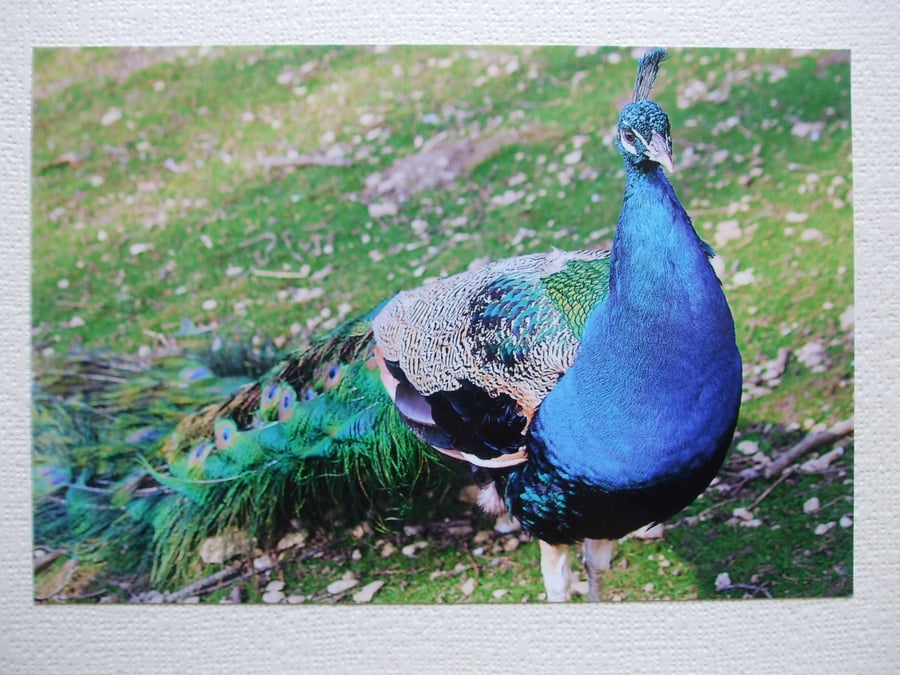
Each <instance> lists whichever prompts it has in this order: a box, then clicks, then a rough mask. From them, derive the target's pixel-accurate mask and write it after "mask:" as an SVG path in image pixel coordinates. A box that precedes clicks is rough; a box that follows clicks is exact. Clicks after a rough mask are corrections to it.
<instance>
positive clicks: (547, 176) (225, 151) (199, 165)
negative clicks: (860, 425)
mask: <svg viewBox="0 0 900 675" xmlns="http://www.w3.org/2000/svg"><path fill="white" fill-rule="evenodd" d="M634 71H635V66H634V59H633V58H632V54H631V52H630V50H624V49H613V48H603V49H600V50H597V51H595V52H592V53H581V52H578V51H577V50H576V49H575V48H574V47H549V48H547V47H525V48H509V47H433V48H420V47H393V48H389V49H375V48H369V47H330V46H329V47H325V46H322V47H285V46H280V47H266V48H262V47H246V48H211V49H161V50H130V49H79V50H56V49H54V50H49V49H40V50H37V51H35V54H34V72H35V82H34V84H35V99H34V114H33V129H34V131H33V153H32V167H33V181H32V194H33V199H32V206H33V230H32V235H33V236H32V251H33V258H32V290H33V294H32V312H33V345H34V360H33V363H34V368H35V375H36V376H37V377H38V378H40V377H41V375H42V373H44V372H46V371H48V370H50V369H52V368H54V367H56V366H57V365H58V364H59V363H60V362H61V360H62V359H64V357H65V354H66V353H67V352H68V351H69V350H70V349H71V348H72V347H73V346H83V347H85V348H87V349H92V350H93V349H101V348H107V349H111V350H113V351H115V352H119V353H124V354H136V353H140V354H142V355H148V354H149V355H152V354H154V353H156V352H158V351H161V350H163V349H173V348H178V349H185V350H192V349H203V348H205V347H206V346H207V345H208V344H209V342H210V340H211V339H212V338H211V334H215V333H218V332H222V331H228V330H238V331H241V332H242V333H243V334H251V335H253V334H255V335H257V336H259V337H264V336H265V337H270V338H272V339H274V340H275V343H276V344H277V345H279V346H290V345H298V344H302V343H303V341H304V340H305V338H306V336H307V335H309V334H310V333H314V332H316V331H319V330H322V329H324V328H327V327H329V326H331V325H334V324H335V323H336V322H337V321H339V320H340V318H342V317H343V316H345V315H346V314H348V313H349V314H353V313H355V312H359V311H364V310H367V309H368V308H370V307H371V306H373V305H374V304H375V303H377V302H378V301H380V300H382V299H383V298H385V297H386V296H388V295H390V294H391V293H393V292H395V291H397V290H400V289H403V288H407V287H412V286H416V285H419V284H421V283H423V282H424V281H426V280H427V279H429V278H434V277H439V276H444V275H448V274H454V273H456V272H459V271H462V270H464V269H465V268H466V267H467V265H468V264H469V263H470V262H471V261H472V260H475V259H477V258H483V257H488V258H491V259H497V258H501V257H506V256H509V255H513V254H519V253H527V252H531V251H541V250H547V249H548V248H550V247H553V246H555V247H558V248H581V247H595V246H599V247H607V246H608V245H609V242H610V241H611V237H612V232H613V229H614V226H615V221H616V217H617V214H618V211H619V208H620V204H621V191H622V185H623V172H622V169H621V165H620V160H619V158H618V156H617V154H616V152H615V150H614V148H613V147H612V143H611V130H612V128H613V126H614V124H615V120H616V117H617V114H618V110H619V108H620V106H621V104H622V103H623V102H625V101H626V100H627V97H628V95H629V93H630V89H631V85H632V82H633V77H634ZM654 97H655V98H656V100H658V101H659V102H660V103H661V104H662V105H663V106H664V107H665V108H666V109H667V110H668V112H669V114H670V117H671V120H672V126H673V137H674V143H675V152H676V164H677V165H678V171H677V172H676V173H675V174H674V176H673V177H672V180H673V183H674V185H675V187H676V190H677V191H678V193H679V196H680V197H681V199H682V202H683V203H684V204H685V206H686V207H687V209H688V211H689V213H691V214H692V217H693V219H694V224H695V226H696V227H697V230H698V232H699V233H700V235H701V236H702V237H704V238H705V239H706V240H708V241H709V242H710V243H711V244H712V245H713V246H714V247H715V248H716V249H717V251H718V253H719V258H720V260H719V262H718V263H717V264H719V265H721V267H720V268H719V269H720V270H721V276H722V278H723V283H724V287H725V289H726V292H727V294H728V298H729V301H730V304H731V306H732V309H733V312H734V315H735V319H736V324H737V331H738V341H739V345H740V347H741V351H742V353H743V356H744V360H745V364H746V366H747V370H748V376H749V375H750V373H751V372H752V369H753V367H754V366H756V365H759V364H762V363H765V362H766V361H769V360H771V359H773V358H775V356H776V354H777V353H778V350H779V349H781V348H787V349H789V350H791V355H792V358H791V359H790V360H789V361H788V365H787V370H786V372H785V373H784V375H783V376H782V378H781V381H780V382H779V383H778V384H777V385H776V386H774V387H772V391H771V393H768V394H766V395H763V396H760V397H758V398H752V399H751V400H748V401H746V402H745V403H744V405H743V407H742V411H741V419H740V423H739V431H740V437H739V438H738V439H737V440H742V439H747V438H752V439H754V440H758V441H759V443H760V448H761V450H762V451H763V452H764V453H766V454H767V455H768V456H770V457H771V456H774V455H775V454H777V453H778V452H780V451H782V450H784V449H785V448H786V447H788V446H789V445H790V444H791V443H792V442H795V441H797V440H798V439H799V438H800V437H802V435H803V431H804V430H806V429H807V428H809V427H810V426H812V425H813V424H825V425H830V424H833V423H834V422H837V421H838V420H841V419H844V418H846V417H848V416H850V415H852V413H853V335H852V330H853V329H852V326H846V325H842V321H841V316H842V314H844V312H845V310H847V308H848V307H850V306H852V304H853V278H854V267H853V257H852V251H853V230H852V217H853V210H852V209H853V199H852V180H851V162H850V158H851V130H850V68H849V61H848V60H846V59H841V58H835V54H834V53H829V52H808V53H807V52H797V53H793V52H790V51H786V50H768V51H766V50H673V52H672V55H671V58H670V59H669V61H667V62H666V63H665V64H664V65H663V68H662V71H661V75H660V78H659V80H658V82H657V85H656V88H655V90H654ZM115 110H118V111H120V115H117V114H116V113H115ZM111 111H113V112H111ZM104 122H106V124H104ZM810 125H814V126H810ZM465 138H468V139H470V140H471V141H472V143H473V145H472V148H474V149H475V150H474V151H472V150H470V153H469V155H467V156H466V157H464V158H463V159H462V160H461V162H462V163H461V164H460V166H459V168H460V170H459V172H458V175H457V176H456V177H455V180H454V181H453V182H452V183H447V184H440V185H437V186H436V187H433V188H431V189H426V190H423V191H421V192H417V193H415V194H412V195H410V196H409V197H408V199H406V200H399V199H398V198H397V196H396V195H393V194H391V193H388V194H386V195H384V196H383V197H381V198H375V199H374V201H375V202H379V201H390V202H395V203H396V204H397V212H396V214H394V215H380V216H375V217H373V216H371V215H370V213H369V209H368V204H367V203H366V185H367V183H366V179H367V178H369V177H371V176H372V175H373V174H374V173H375V172H382V174H384V173H385V172H388V171H389V170H390V168H391V167H392V166H393V165H394V164H395V162H397V161H398V160H401V159H403V158H414V157H415V156H416V155H417V153H420V152H421V149H422V147H423V145H424V146H426V147H427V146H428V143H429V142H432V141H440V140H442V139H443V140H444V141H447V142H450V141H458V140H460V139H465ZM485 148H487V149H486V150H484V152H483V153H482V155H477V153H478V152H479V151H480V150H482V149H485ZM576 150H577V151H580V157H577V156H575V155H573V154H571V153H573V152H574V151H576ZM328 151H333V152H339V153H340V156H341V157H342V158H343V159H345V160H347V161H348V164H349V165H347V166H335V165H317V166H288V167H284V166H282V167H269V166H266V164H265V162H262V161H260V160H261V158H266V157H269V158H271V157H286V156H288V155H289V153H291V152H296V153H297V154H299V155H317V154H318V153H325V152H328ZM567 161H569V162H572V163H571V164H569V163H567ZM432 171H433V169H432ZM376 182H377V181H376ZM508 191H509V194H510V195H512V198H511V199H509V200H506V199H503V196H504V195H505V194H507V192H508ZM519 193H521V194H519ZM727 221H737V225H738V228H739V229H734V228H731V232H732V234H733V235H734V236H732V237H731V238H728V239H727V240H722V241H720V242H718V241H717V237H716V235H717V233H719V232H724V231H725V230H726V229H728V228H727V227H726V228H722V227H721V223H723V222H726V223H727ZM272 273H277V274H280V275H282V276H281V277H278V276H273V275H272ZM747 281H749V283H745V282H747ZM317 289H321V291H318V290H317ZM298 297H299V298H301V299H300V300H299V301H295V299H294V298H298ZM814 341H816V342H821V343H822V344H823V345H824V346H825V347H826V348H827V350H828V355H829V358H830V363H829V367H828V368H827V369H826V370H824V371H823V372H813V371H812V370H811V369H810V368H809V367H807V366H806V365H805V364H803V363H802V362H800V361H799V360H798V359H797V358H796V354H797V352H798V351H799V350H800V349H801V348H802V347H803V346H804V345H805V344H807V343H809V342H814ZM827 450H828V448H823V449H822V452H825V451H827ZM846 450H847V452H846V453H845V454H844V455H843V457H841V458H840V459H839V460H838V461H837V462H836V463H835V464H833V465H832V466H831V467H830V468H829V470H828V471H826V472H825V473H824V474H821V475H815V476H800V475H794V476H791V477H790V478H788V479H787V480H785V481H784V482H782V483H780V484H778V485H777V486H776V487H775V488H774V489H773V490H772V491H771V493H769V494H768V495H767V496H766V497H765V498H764V499H763V500H762V501H761V502H760V503H759V506H758V507H756V508H754V509H753V515H754V517H755V518H758V519H759V520H760V521H761V524H760V525H759V527H746V526H742V525H739V524H735V523H733V522H731V523H730V521H731V519H732V511H733V509H735V508H738V507H741V506H747V505H749V504H752V503H753V502H754V501H756V500H757V499H758V498H759V497H760V495H762V494H763V492H764V491H765V490H766V489H767V488H769V487H771V485H772V481H767V480H765V479H762V478H755V479H752V480H745V479H744V478H742V477H741V476H740V471H741V470H743V469H748V468H752V466H753V463H754V462H753V461H751V460H750V459H749V458H746V457H744V456H742V455H741V454H740V453H738V452H732V455H731V458H730V459H729V461H728V463H727V465H726V467H725V468H724V469H723V472H722V474H721V476H720V484H719V486H714V487H712V488H710V490H708V491H707V492H706V494H705V495H704V496H702V497H701V498H700V499H699V500H698V501H697V502H696V503H695V504H694V505H692V506H691V507H690V508H689V509H688V510H686V511H685V513H683V514H681V515H680V516H679V517H677V518H676V519H675V520H674V521H673V522H672V523H671V524H670V527H669V529H668V530H667V532H666V536H665V539H663V540H662V541H654V542H642V541H637V540H629V541H626V542H623V543H622V544H621V545H620V547H619V549H618V553H617V556H616V559H615V560H614V569H613V571H612V572H611V573H610V574H609V575H608V578H607V581H606V584H605V587H604V590H605V595H606V597H608V598H610V599H617V600H643V599H661V598H693V597H700V598H709V597H723V596H727V597H740V596H741V595H742V594H743V592H742V591H739V590H736V591H727V592H725V593H719V592H717V591H716V589H715V579H716V576H717V575H718V574H720V573H722V572H728V573H729V575H730V577H731V580H732V582H733V583H735V584H740V583H743V584H751V585H754V586H761V587H764V588H765V589H767V590H768V591H769V592H770V593H771V594H772V595H774V596H778V597H799V596H819V595H846V594H849V593H850V592H851V589H852V527H850V528H844V527H840V526H837V527H834V528H833V529H831V530H829V531H828V532H827V533H825V534H823V535H817V534H815V533H814V531H815V527H816V525H818V524H821V523H825V522H832V521H834V522H836V521H838V520H840V518H841V517H842V516H844V515H847V514H851V513H852V511H853V508H852V495H853V489H852V476H853V473H852V456H853V453H852V444H849V445H847V447H846ZM723 486H730V487H731V488H733V489H731V490H728V489H725V488H724V487H723ZM813 495H815V496H818V497H819V499H820V501H821V503H822V505H823V510H822V511H821V512H820V513H818V514H815V515H814V516H810V515H807V514H804V512H803V509H802V505H803V503H804V502H805V501H806V500H807V499H808V498H809V497H811V496H813ZM451 515H452V517H454V518H463V519H469V520H472V521H474V522H475V530H476V531H477V530H489V529H490V525H491V523H490V522H489V521H487V520H485V519H483V518H480V517H479V516H478V515H477V514H475V513H473V512H472V510H471V508H470V507H467V506H465V505H460V504H459V503H457V501H456V499H455V497H454V496H452V495H451V497H450V498H448V499H445V500H443V501H441V502H440V503H438V504H436V505H435V506H434V509H433V513H431V514H430V516H429V517H430V518H432V519H433V520H432V521H429V520H427V519H426V520H424V521H422V523H424V524H426V525H427V523H428V522H440V521H441V520H442V519H443V518H445V517H450V516H451ZM698 516H699V517H698ZM692 517H693V518H692ZM694 518H696V521H695V520H694ZM345 536H346V537H349V538H350V539H351V540H352V541H350V542H349V543H347V544H346V545H343V546H339V547H336V548H331V549H329V550H328V551H327V552H326V553H324V554H323V555H322V557H321V558H317V559H311V560H307V561H305V562H304V563H302V564H290V563H288V562H285V564H283V565H282V566H281V567H280V568H279V570H278V571H277V574H281V575H283V577H284V581H285V584H286V588H285V593H299V594H302V595H304V596H306V597H308V598H310V599H313V600H315V599H318V600H326V599H328V598H330V596H328V595H327V594H324V595H323V589H324V588H325V587H326V586H327V585H328V583H331V582H332V581H334V580H336V579H339V578H340V577H341V576H342V574H343V573H344V572H346V571H347V570H353V572H354V574H355V575H356V577H357V578H358V579H359V580H360V581H361V585H362V584H364V583H366V582H368V581H371V580H376V579H382V580H384V581H386V585H385V587H384V588H383V589H382V590H381V591H380V592H379V593H378V594H377V595H376V596H375V601H376V602H459V601H471V602H522V601H524V600H526V599H529V600H534V599H537V598H538V597H539V596H540V593H541V592H542V587H541V584H540V579H539V573H538V563H537V557H538V551H537V546H536V544H534V543H528V542H521V545H519V546H518V547H517V548H515V549H511V550H509V551H506V550H503V546H504V545H506V544H507V543H508V542H509V541H510V540H511V537H513V536H517V535H503V536H501V535H496V534H492V535H491V538H490V540H489V542H488V543H487V544H486V545H481V544H475V543H473V541H472V538H471V537H468V538H462V539H459V538H457V539H452V538H451V539H450V540H447V539H446V538H442V537H436V538H434V539H433V540H432V541H431V542H430V543H429V546H428V547H426V548H424V549H422V550H420V551H418V552H417V553H416V557H415V558H408V557H407V556H405V555H403V554H402V553H401V552H399V549H401V548H402V546H403V545H406V544H408V543H411V540H412V539H415V538H410V537H405V536H404V535H403V534H402V533H398V532H394V533H387V534H383V535H382V534H377V533H376V534H373V535H367V536H365V537H362V538H360V539H359V540H358V541H357V540H355V539H353V537H352V536H351V535H345ZM390 537H393V540H392V541H394V542H395V545H396V547H397V549H398V552H397V553H394V554H393V555H391V556H388V557H386V558H384V557H382V555H381V550H383V544H381V545H380V544H379V543H378V542H379V541H380V540H384V541H388V540H389V539H386V538H390ZM423 539H424V540H428V537H427V536H425V537H423ZM498 546H499V547H500V551H501V552H491V551H493V550H494V549H495V548H496V547H498ZM509 546H513V545H512V544H509ZM354 550H358V551H359V554H358V556H357V557H358V560H353V559H352V555H353V551H354ZM478 550H480V551H481V552H480V553H476V551H478ZM60 564H62V563H60ZM573 564H576V563H575V562H574V561H573ZM676 570H677V573H676ZM211 571H214V570H201V569H198V575H199V576H204V575H205V574H208V573H211ZM469 577H473V578H475V579H476V581H477V584H476V586H475V588H474V590H473V591H472V593H471V594H470V595H465V594H463V593H462V591H461V590H460V588H461V586H462V585H463V584H464V583H465V581H466V580H467V579H468V578H469ZM751 580H752V581H751ZM263 586H264V580H255V581H250V582H246V583H245V593H244V597H245V599H250V600H254V599H258V598H259V597H260V596H259V592H260V589H261V588H262V587H263ZM500 590H505V591H507V592H506V593H504V594H498V595H499V597H495V596H494V595H493V593H494V591H500ZM223 593H224V594H226V595H227V592H226V591H220V592H219V593H218V595H217V594H212V595H211V596H210V597H209V598H208V599H210V600H213V601H217V600H218V599H219V597H220V596H221V595H222V594H223ZM350 594H352V592H351V593H350ZM341 597H342V598H343V599H342V600H341V601H349V598H347V597H344V596H341ZM331 599H334V598H331ZM576 599H578V598H576Z"/></svg>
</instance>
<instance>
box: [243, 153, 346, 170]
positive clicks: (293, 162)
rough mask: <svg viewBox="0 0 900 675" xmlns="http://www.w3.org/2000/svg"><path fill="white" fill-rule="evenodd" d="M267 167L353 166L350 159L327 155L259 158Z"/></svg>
mask: <svg viewBox="0 0 900 675" xmlns="http://www.w3.org/2000/svg"><path fill="white" fill-rule="evenodd" d="M259 163H260V164H262V165H263V166H264V167H265V168H267V169H272V168H276V167H282V166H352V162H351V161H350V160H349V159H345V158H343V157H328V156H326V155H294V156H291V155H288V156H287V157H262V158H261V159H260V160H259Z"/></svg>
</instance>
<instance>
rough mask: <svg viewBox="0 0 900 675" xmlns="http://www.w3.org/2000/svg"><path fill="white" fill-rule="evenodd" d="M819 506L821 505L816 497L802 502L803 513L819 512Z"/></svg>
mask: <svg viewBox="0 0 900 675" xmlns="http://www.w3.org/2000/svg"><path fill="white" fill-rule="evenodd" d="M820 506H821V504H820V503H819V498H818V497H810V498H809V499H807V500H806V501H805V502H803V513H806V514H810V513H815V512H816V511H818V510H819V507H820Z"/></svg>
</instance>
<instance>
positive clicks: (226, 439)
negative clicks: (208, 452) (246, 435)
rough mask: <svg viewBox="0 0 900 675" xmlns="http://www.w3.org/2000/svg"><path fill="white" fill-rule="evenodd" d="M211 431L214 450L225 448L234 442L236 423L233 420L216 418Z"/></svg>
mask: <svg viewBox="0 0 900 675" xmlns="http://www.w3.org/2000/svg"><path fill="white" fill-rule="evenodd" d="M213 431H214V433H215V439H216V450H225V449H227V448H229V447H231V445H232V444H233V443H234V441H235V439H236V438H237V425H236V424H235V423H234V420H218V421H217V422H216V423H215V425H214V427H213Z"/></svg>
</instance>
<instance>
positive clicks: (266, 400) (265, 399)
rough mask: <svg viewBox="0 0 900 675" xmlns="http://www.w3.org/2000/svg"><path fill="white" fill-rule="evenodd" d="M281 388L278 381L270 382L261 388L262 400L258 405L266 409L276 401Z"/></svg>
mask: <svg viewBox="0 0 900 675" xmlns="http://www.w3.org/2000/svg"><path fill="white" fill-rule="evenodd" d="M280 390H281V387H280V385H279V383H278V382H270V383H269V384H268V385H266V386H265V387H264V388H263V395H262V401H261V402H260V407H261V408H262V409H263V410H268V409H269V408H271V407H272V406H274V405H275V404H276V403H278V394H279V392H280Z"/></svg>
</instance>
